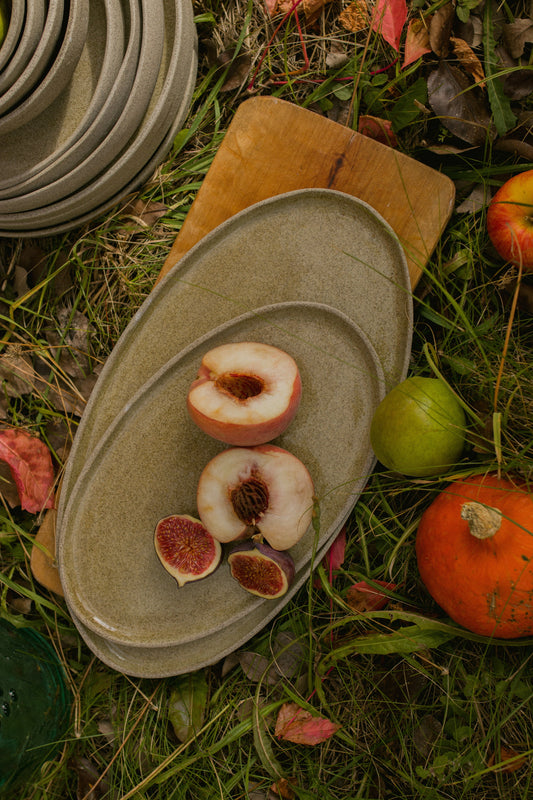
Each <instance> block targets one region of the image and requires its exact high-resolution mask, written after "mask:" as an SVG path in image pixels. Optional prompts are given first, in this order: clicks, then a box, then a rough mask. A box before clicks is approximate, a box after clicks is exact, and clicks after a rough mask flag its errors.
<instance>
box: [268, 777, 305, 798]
mask: <svg viewBox="0 0 533 800" xmlns="http://www.w3.org/2000/svg"><path fill="white" fill-rule="evenodd" d="M297 785H298V782H297V780H296V778H279V780H277V781H275V782H274V783H273V784H272V786H271V787H270V791H271V792H272V793H273V794H274V796H275V797H281V798H283V800H294V798H295V797H296V794H295V792H294V789H293V788H292V787H293V786H297Z"/></svg>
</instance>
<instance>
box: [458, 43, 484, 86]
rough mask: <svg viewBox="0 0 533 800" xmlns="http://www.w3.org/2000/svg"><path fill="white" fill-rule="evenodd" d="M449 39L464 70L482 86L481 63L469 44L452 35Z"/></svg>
mask: <svg viewBox="0 0 533 800" xmlns="http://www.w3.org/2000/svg"><path fill="white" fill-rule="evenodd" d="M450 41H451V43H452V46H453V52H454V54H455V56H456V57H457V60H458V61H459V63H460V64H461V66H462V67H463V69H464V70H465V72H468V73H469V74H470V75H472V77H473V79H474V80H475V81H476V83H477V84H478V86H483V83H484V80H485V72H484V70H483V65H482V63H481V61H480V60H479V58H478V57H477V56H476V54H475V53H474V51H473V50H472V48H471V47H470V45H468V44H467V43H466V42H465V41H464V40H463V39H458V38H457V37H455V36H452V37H451V39H450Z"/></svg>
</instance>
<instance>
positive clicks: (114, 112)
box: [0, 0, 197, 237]
mask: <svg viewBox="0 0 533 800" xmlns="http://www.w3.org/2000/svg"><path fill="white" fill-rule="evenodd" d="M196 48H197V41H196V31H195V26H194V20H193V10H192V3H191V0H11V10H10V17H9V23H8V27H7V31H6V35H5V38H4V40H3V43H2V45H1V47H0V235H1V236H14V237H24V236H45V235H51V234H54V233H60V232H62V231H66V230H69V229H71V228H74V227H78V226H80V225H82V224H84V223H85V222H87V221H89V220H90V219H92V218H93V217H95V216H98V215H100V214H102V213H103V212H105V211H106V210H107V209H109V208H110V207H111V206H113V205H114V204H115V203H117V202H119V201H120V200H121V199H122V198H123V197H125V196H126V195H127V194H129V193H130V192H132V191H134V190H135V189H137V188H138V187H139V186H141V185H142V184H143V183H144V182H145V181H146V180H147V179H148V178H149V177H150V175H151V174H152V172H153V171H154V169H155V168H156V167H157V165H158V164H159V163H160V162H161V161H162V160H163V159H164V157H165V156H166V154H167V153H168V151H169V150H170V148H171V146H172V142H173V139H174V137H175V136H176V133H177V132H178V131H179V129H180V127H181V126H182V124H183V121H184V119H185V117H186V115H187V112H188V109H189V104H190V101H191V97H192V92H193V88H194V82H195V79H196V70H197V49H196Z"/></svg>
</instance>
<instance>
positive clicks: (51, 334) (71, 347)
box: [46, 306, 94, 378]
mask: <svg viewBox="0 0 533 800" xmlns="http://www.w3.org/2000/svg"><path fill="white" fill-rule="evenodd" d="M56 319H57V328H56V329H54V330H51V329H49V330H48V331H47V332H46V339H47V341H48V343H49V344H50V346H51V352H52V355H53V357H54V359H55V360H57V361H58V363H59V366H60V367H61V369H63V370H64V371H65V372H66V373H67V374H68V375H70V376H71V377H73V378H82V377H85V375H86V374H87V373H88V372H89V371H90V358H89V355H90V341H91V337H92V336H93V334H94V327H93V325H91V323H90V322H89V320H88V319H87V317H86V316H85V314H82V313H81V311H78V310H73V309H71V308H69V307H67V306H63V307H62V308H60V309H59V310H58V312H57V314H56Z"/></svg>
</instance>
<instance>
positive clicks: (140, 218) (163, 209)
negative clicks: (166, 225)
mask: <svg viewBox="0 0 533 800" xmlns="http://www.w3.org/2000/svg"><path fill="white" fill-rule="evenodd" d="M167 212H168V208H167V206H166V205H165V204H164V203H159V202H152V201H149V202H147V201H146V200H142V199H141V198H140V197H139V198H137V199H136V200H133V201H132V202H131V203H128V204H127V206H125V207H124V209H123V210H122V216H123V217H130V218H131V219H132V220H133V222H134V223H135V225H136V226H137V228H138V229H139V230H141V229H145V228H151V227H152V225H155V223H156V222H157V220H158V219H160V218H161V217H164V216H165V214H166V213H167Z"/></svg>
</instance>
